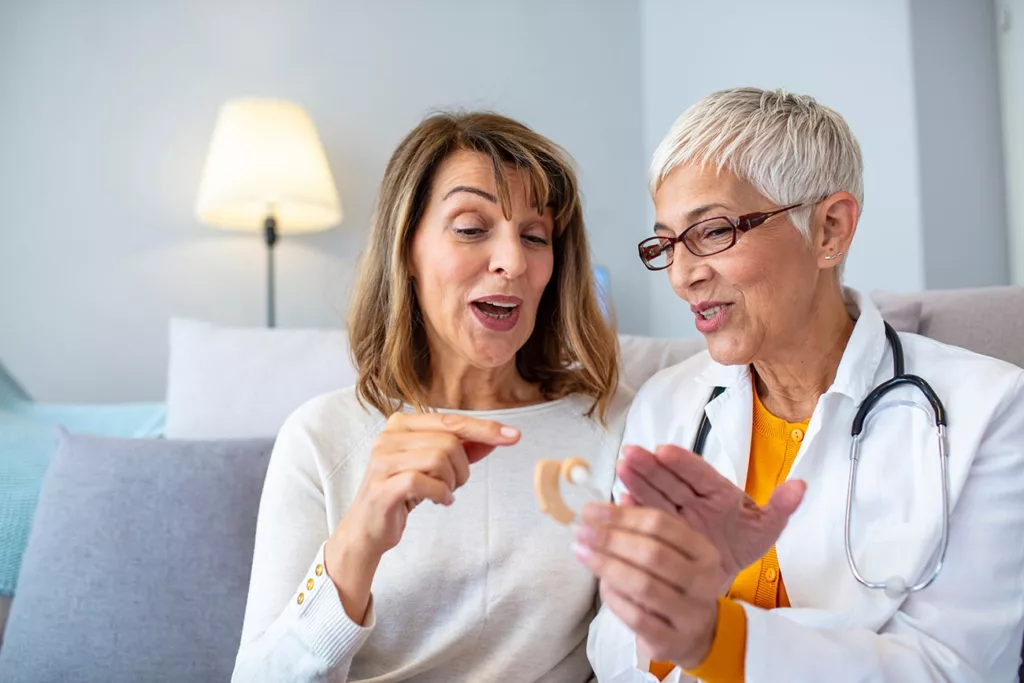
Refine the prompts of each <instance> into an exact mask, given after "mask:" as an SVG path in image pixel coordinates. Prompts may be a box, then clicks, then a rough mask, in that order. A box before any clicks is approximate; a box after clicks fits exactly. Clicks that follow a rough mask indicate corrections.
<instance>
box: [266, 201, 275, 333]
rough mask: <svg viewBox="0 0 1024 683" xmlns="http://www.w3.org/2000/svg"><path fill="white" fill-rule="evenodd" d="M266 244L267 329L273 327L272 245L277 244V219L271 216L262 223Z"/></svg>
mask: <svg viewBox="0 0 1024 683" xmlns="http://www.w3.org/2000/svg"><path fill="white" fill-rule="evenodd" d="M263 236H264V237H265V238H266V242H267V327H274V245H275V244H277V219H275V218H274V216H273V214H270V215H268V216H267V219H266V221H264V223H263Z"/></svg>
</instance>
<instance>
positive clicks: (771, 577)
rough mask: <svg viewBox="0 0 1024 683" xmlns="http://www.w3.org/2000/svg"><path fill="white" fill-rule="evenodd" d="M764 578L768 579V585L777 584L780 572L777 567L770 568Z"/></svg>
mask: <svg viewBox="0 0 1024 683" xmlns="http://www.w3.org/2000/svg"><path fill="white" fill-rule="evenodd" d="M764 578H766V579H768V583H775V582H776V581H778V579H779V572H778V571H777V570H776V569H775V567H768V569H766V570H765V572H764Z"/></svg>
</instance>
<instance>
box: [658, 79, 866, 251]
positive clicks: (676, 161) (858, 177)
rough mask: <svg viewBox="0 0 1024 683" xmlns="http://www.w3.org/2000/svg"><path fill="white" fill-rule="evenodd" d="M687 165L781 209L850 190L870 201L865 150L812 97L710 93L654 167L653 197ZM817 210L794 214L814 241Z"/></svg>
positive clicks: (676, 129)
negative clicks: (729, 177) (743, 186)
mask: <svg viewBox="0 0 1024 683" xmlns="http://www.w3.org/2000/svg"><path fill="white" fill-rule="evenodd" d="M680 165H694V166H708V167H711V168H715V169H716V170H717V171H718V172H721V171H723V170H725V171H728V172H730V173H732V174H733V175H735V176H737V177H738V178H740V179H741V180H745V181H747V182H749V183H750V184H751V185H753V186H754V188H755V189H757V191H758V192H760V193H761V194H763V195H764V196H765V197H767V198H768V199H770V200H771V201H773V202H775V203H776V204H778V205H779V206H784V205H787V204H796V203H799V202H804V201H810V200H814V199H819V198H823V197H826V196H828V195H830V194H834V193H836V192H849V193H850V194H851V195H853V196H854V197H855V198H856V199H857V204H858V205H861V206H863V203H864V181H863V177H862V176H863V164H862V161H861V154H860V145H858V144H857V139H856V138H855V137H854V136H853V132H851V131H850V127H849V126H848V125H847V124H846V121H845V120H844V119H843V117H842V116H840V115H839V114H837V113H836V112H835V111H833V110H832V109H829V108H828V107H825V106H823V105H821V104H818V102H816V101H815V100H814V98H812V97H808V96H806V95H794V94H792V93H787V92H785V91H783V90H781V89H780V90H761V89H760V88H733V89H731V90H722V91H720V92H716V93H713V94H711V95H708V96H707V97H705V98H704V99H702V100H700V101H699V102H697V103H696V104H694V105H693V106H692V107H690V108H689V109H687V110H686V111H685V112H684V113H683V115H682V116H680V117H679V118H678V119H677V120H676V122H675V123H674V124H673V125H672V130H670V131H669V132H668V135H666V136H665V138H664V139H663V140H662V141H661V144H659V145H658V149H657V150H656V151H655V152H654V159H653V160H652V162H651V172H650V183H649V188H650V191H651V196H654V194H655V193H656V192H657V191H658V188H659V187H661V184H662V183H663V182H664V181H665V178H667V177H668V175H669V174H670V173H671V172H672V171H673V170H674V169H675V168H676V167H678V166H680ZM811 208H812V207H807V208H806V209H803V208H802V209H798V210H796V211H793V212H792V214H791V220H792V221H793V224H794V225H796V227H797V228H798V229H799V230H800V232H802V233H803V234H804V236H806V237H807V238H810V226H809V224H808V219H809V217H810V214H811Z"/></svg>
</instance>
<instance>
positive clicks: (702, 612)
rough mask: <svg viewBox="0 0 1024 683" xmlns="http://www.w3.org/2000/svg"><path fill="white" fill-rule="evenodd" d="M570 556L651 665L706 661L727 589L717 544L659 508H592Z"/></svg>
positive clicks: (585, 515) (691, 665) (686, 665)
mask: <svg viewBox="0 0 1024 683" xmlns="http://www.w3.org/2000/svg"><path fill="white" fill-rule="evenodd" d="M576 538H577V543H576V544H575V546H574V551H575V553H576V557H577V558H578V559H579V560H580V561H581V562H582V563H583V564H584V565H586V567H587V568H588V569H590V571H591V572H593V573H594V575H595V576H597V577H598V579H600V581H601V599H602V600H603V602H604V604H605V605H606V606H607V607H608V609H610V610H611V611H612V612H614V613H615V614H616V615H617V616H618V617H619V619H621V620H622V622H623V623H625V624H626V625H627V626H628V627H629V628H630V629H632V630H633V632H634V633H635V634H636V638H637V643H638V644H639V645H640V646H641V647H642V648H643V649H644V651H645V652H646V653H647V654H648V655H649V656H650V657H651V658H652V659H655V660H659V661H672V662H675V663H676V664H678V665H679V666H682V667H683V668H684V669H692V668H695V667H696V666H697V665H698V664H700V663H701V662H702V661H703V660H704V658H705V657H706V656H707V653H708V651H709V650H710V649H711V642H712V640H714V635H715V625H716V624H717V622H718V596H720V595H723V594H724V592H725V590H726V589H727V588H728V577H727V576H726V574H725V572H724V571H723V570H722V562H721V558H720V557H719V555H718V551H717V550H716V549H715V546H714V545H712V544H711V543H710V542H709V541H708V540H707V539H705V538H704V537H703V536H701V535H700V534H699V533H697V532H696V531H694V530H693V529H692V528H691V527H690V525H689V524H687V523H686V522H685V521H683V520H682V519H680V518H679V517H677V516H675V515H670V514H668V513H665V512H663V511H661V510H656V509H652V508H640V507H620V506H616V505H611V504H605V503H591V504H589V505H587V506H586V507H585V508H584V510H583V521H582V524H581V525H580V526H579V527H578V528H577V530H576Z"/></svg>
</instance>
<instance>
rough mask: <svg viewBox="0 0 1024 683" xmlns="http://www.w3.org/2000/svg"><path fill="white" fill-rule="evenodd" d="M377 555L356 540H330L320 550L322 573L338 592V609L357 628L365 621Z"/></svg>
mask: <svg viewBox="0 0 1024 683" xmlns="http://www.w3.org/2000/svg"><path fill="white" fill-rule="evenodd" d="M380 558H381V555H380V553H377V552H375V551H374V550H373V549H371V548H369V547H368V546H367V545H366V544H362V543H359V542H358V541H357V540H347V539H335V538H331V539H330V540H328V541H327V544H326V545H325V546H324V569H325V570H326V572H327V576H328V577H329V578H330V579H331V581H332V582H333V583H334V586H335V588H336V589H337V591H338V598H339V599H340V600H341V606H342V607H343V608H344V609H345V613H346V614H347V615H348V617H349V618H350V619H351V620H352V621H353V622H355V623H357V624H362V623H363V622H364V621H365V619H366V610H367V608H368V607H369V602H370V592H371V588H372V585H373V577H374V575H375V574H376V573H377V567H378V565H379V564H380Z"/></svg>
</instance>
